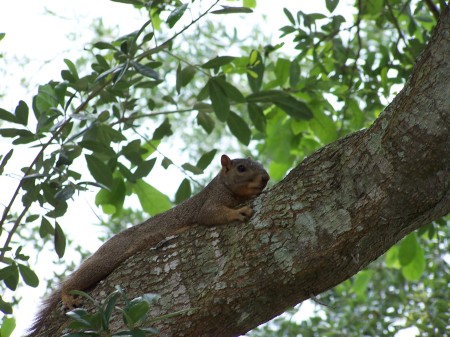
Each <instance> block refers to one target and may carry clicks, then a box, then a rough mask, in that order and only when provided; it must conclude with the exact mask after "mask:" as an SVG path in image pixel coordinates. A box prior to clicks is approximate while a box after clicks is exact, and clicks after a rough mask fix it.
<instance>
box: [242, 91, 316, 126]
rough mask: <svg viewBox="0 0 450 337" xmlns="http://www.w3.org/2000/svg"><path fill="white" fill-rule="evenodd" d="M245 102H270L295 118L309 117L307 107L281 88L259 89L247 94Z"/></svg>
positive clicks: (310, 112)
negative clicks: (259, 90)
mask: <svg viewBox="0 0 450 337" xmlns="http://www.w3.org/2000/svg"><path fill="white" fill-rule="evenodd" d="M247 102H271V103H274V104H275V105H276V106H278V107H279V108H281V109H282V110H284V111H285V112H286V113H287V114H288V115H290V116H292V117H294V118H296V119H311V118H312V117H313V113H312V111H311V110H310V109H309V107H308V106H307V105H306V104H305V103H303V102H301V101H299V100H297V99H295V98H294V97H293V96H291V95H289V94H288V93H285V92H284V91H281V90H267V91H261V92H257V93H254V94H251V95H249V96H247Z"/></svg>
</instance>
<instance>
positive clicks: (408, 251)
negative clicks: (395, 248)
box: [398, 233, 420, 266]
mask: <svg viewBox="0 0 450 337" xmlns="http://www.w3.org/2000/svg"><path fill="white" fill-rule="evenodd" d="M419 247H420V246H419V243H418V242H417V238H416V234H415V233H411V234H409V235H408V236H406V237H405V238H404V239H403V240H402V242H401V243H400V248H399V252H398V259H399V261H400V264H401V265H402V266H406V265H408V264H409V263H411V261H412V260H413V259H414V256H415V254H416V251H417V250H418V248H419Z"/></svg>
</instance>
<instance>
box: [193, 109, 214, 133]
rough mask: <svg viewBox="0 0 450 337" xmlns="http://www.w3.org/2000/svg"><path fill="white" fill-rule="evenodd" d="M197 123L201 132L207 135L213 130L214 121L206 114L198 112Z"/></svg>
mask: <svg viewBox="0 0 450 337" xmlns="http://www.w3.org/2000/svg"><path fill="white" fill-rule="evenodd" d="M197 123H198V125H200V126H201V127H202V128H203V130H205V131H206V132H207V133H208V134H209V133H211V132H212V130H214V125H215V123H214V119H212V118H211V117H210V116H209V114H207V113H206V112H203V111H200V112H199V113H198V115H197Z"/></svg>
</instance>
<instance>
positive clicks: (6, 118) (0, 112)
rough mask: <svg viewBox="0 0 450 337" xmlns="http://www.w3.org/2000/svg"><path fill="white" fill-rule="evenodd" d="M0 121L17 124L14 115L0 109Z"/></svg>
mask: <svg viewBox="0 0 450 337" xmlns="http://www.w3.org/2000/svg"><path fill="white" fill-rule="evenodd" d="M0 119H1V120H4V121H7V122H11V123H19V122H18V121H17V119H16V116H14V114H12V113H11V112H9V111H7V110H5V109H2V108H0Z"/></svg>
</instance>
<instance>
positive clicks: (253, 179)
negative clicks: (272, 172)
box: [220, 154, 270, 200]
mask: <svg viewBox="0 0 450 337" xmlns="http://www.w3.org/2000/svg"><path fill="white" fill-rule="evenodd" d="M220 161H221V164H222V170H221V172H220V176H221V180H222V182H223V183H224V185H225V186H226V187H227V188H228V189H229V190H230V191H231V192H232V193H233V194H234V195H235V196H237V197H239V198H240V199H242V200H248V199H251V198H254V197H256V196H257V195H259V194H260V193H261V192H262V191H263V189H264V188H265V187H266V185H267V182H268V181H269V179H270V177H269V174H268V173H267V171H266V170H265V169H264V168H263V167H262V165H261V164H260V163H258V162H256V161H254V160H252V159H250V158H246V159H230V157H228V156H227V155H226V154H224V155H222V157H221V159H220Z"/></svg>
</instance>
